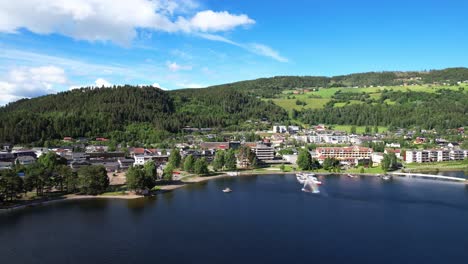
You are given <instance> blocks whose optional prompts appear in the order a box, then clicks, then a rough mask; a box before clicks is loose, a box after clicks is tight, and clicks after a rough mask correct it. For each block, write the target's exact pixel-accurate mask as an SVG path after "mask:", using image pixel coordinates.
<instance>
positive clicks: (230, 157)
mask: <svg viewBox="0 0 468 264" xmlns="http://www.w3.org/2000/svg"><path fill="white" fill-rule="evenodd" d="M224 166H225V167H226V170H235V169H236V168H237V159H236V154H235V152H234V150H233V149H230V150H228V151H227V152H226V154H225V156H224Z"/></svg>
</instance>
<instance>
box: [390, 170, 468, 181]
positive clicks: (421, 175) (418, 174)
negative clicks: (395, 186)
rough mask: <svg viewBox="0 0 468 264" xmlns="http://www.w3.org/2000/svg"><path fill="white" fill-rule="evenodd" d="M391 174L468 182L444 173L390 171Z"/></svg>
mask: <svg viewBox="0 0 468 264" xmlns="http://www.w3.org/2000/svg"><path fill="white" fill-rule="evenodd" d="M389 174H391V175H395V176H400V177H408V178H424V179H434V180H445V181H456V182H465V183H466V182H467V181H466V179H464V178H458V177H449V176H442V175H433V174H421V173H403V172H393V173H389Z"/></svg>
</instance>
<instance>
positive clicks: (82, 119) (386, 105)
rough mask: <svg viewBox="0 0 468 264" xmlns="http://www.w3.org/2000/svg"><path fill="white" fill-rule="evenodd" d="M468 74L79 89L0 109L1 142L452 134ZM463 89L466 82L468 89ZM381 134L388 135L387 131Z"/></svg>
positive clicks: (463, 113) (461, 119) (460, 120)
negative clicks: (334, 130)
mask: <svg viewBox="0 0 468 264" xmlns="http://www.w3.org/2000/svg"><path fill="white" fill-rule="evenodd" d="M466 80H468V69H466V68H452V69H446V70H437V71H428V72H382V73H375V72H371V73H360V74H351V75H346V76H337V77H311V76H306V77H291V76H283V77H273V78H262V79H258V80H252V81H243V82H237V83H232V84H225V85H218V86H213V87H209V88H203V89H184V90H176V91H162V90H160V89H157V88H153V87H133V86H119V87H113V88H97V89H91V88H82V89H78V90H73V91H67V92H61V93H58V94H55V95H47V96H42V97H38V98H33V99H24V100H20V101H17V102H14V103H10V104H8V105H7V106H5V107H1V108H0V123H1V127H0V142H2V141H8V142H13V143H29V142H44V141H46V140H49V139H60V138H63V137H66V136H71V137H80V136H85V137H94V136H108V137H112V138H113V139H115V140H116V141H117V142H124V141H132V140H142V139H143V140H145V141H146V142H155V141H159V140H161V139H164V138H165V137H167V135H168V134H169V133H179V132H181V130H182V128H184V127H186V126H190V127H197V128H201V127H210V128H215V129H216V128H219V129H223V130H230V131H239V130H253V129H266V128H267V127H268V126H269V125H267V124H263V123H262V122H260V121H262V120H263V121H264V120H268V121H271V122H281V123H288V122H299V123H303V124H316V123H326V124H335V125H342V126H347V125H354V126H371V125H372V126H374V125H377V126H381V128H382V129H384V128H387V127H412V126H420V127H424V128H441V129H445V128H454V127H459V126H466V125H468V120H467V116H468V109H467V108H468V104H467V103H466V102H468V97H467V96H468V93H467V91H468V83H466V82H465V81H466ZM464 82H465V83H464ZM382 129H381V130H382Z"/></svg>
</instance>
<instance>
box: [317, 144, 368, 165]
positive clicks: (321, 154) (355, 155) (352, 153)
mask: <svg viewBox="0 0 468 264" xmlns="http://www.w3.org/2000/svg"><path fill="white" fill-rule="evenodd" d="M315 152H316V155H317V158H318V159H319V160H320V161H323V160H325V159H326V158H336V159H338V160H340V161H341V162H343V163H348V164H357V163H358V162H359V160H366V159H367V160H368V159H370V158H371V156H372V153H373V150H372V149H371V148H365V147H358V146H353V147H322V148H317V149H316V150H315Z"/></svg>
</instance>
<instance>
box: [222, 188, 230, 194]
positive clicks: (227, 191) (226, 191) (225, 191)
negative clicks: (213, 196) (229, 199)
mask: <svg viewBox="0 0 468 264" xmlns="http://www.w3.org/2000/svg"><path fill="white" fill-rule="evenodd" d="M223 192H224V193H230V192H232V190H231V188H229V187H228V188H225V189H224V190H223Z"/></svg>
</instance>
